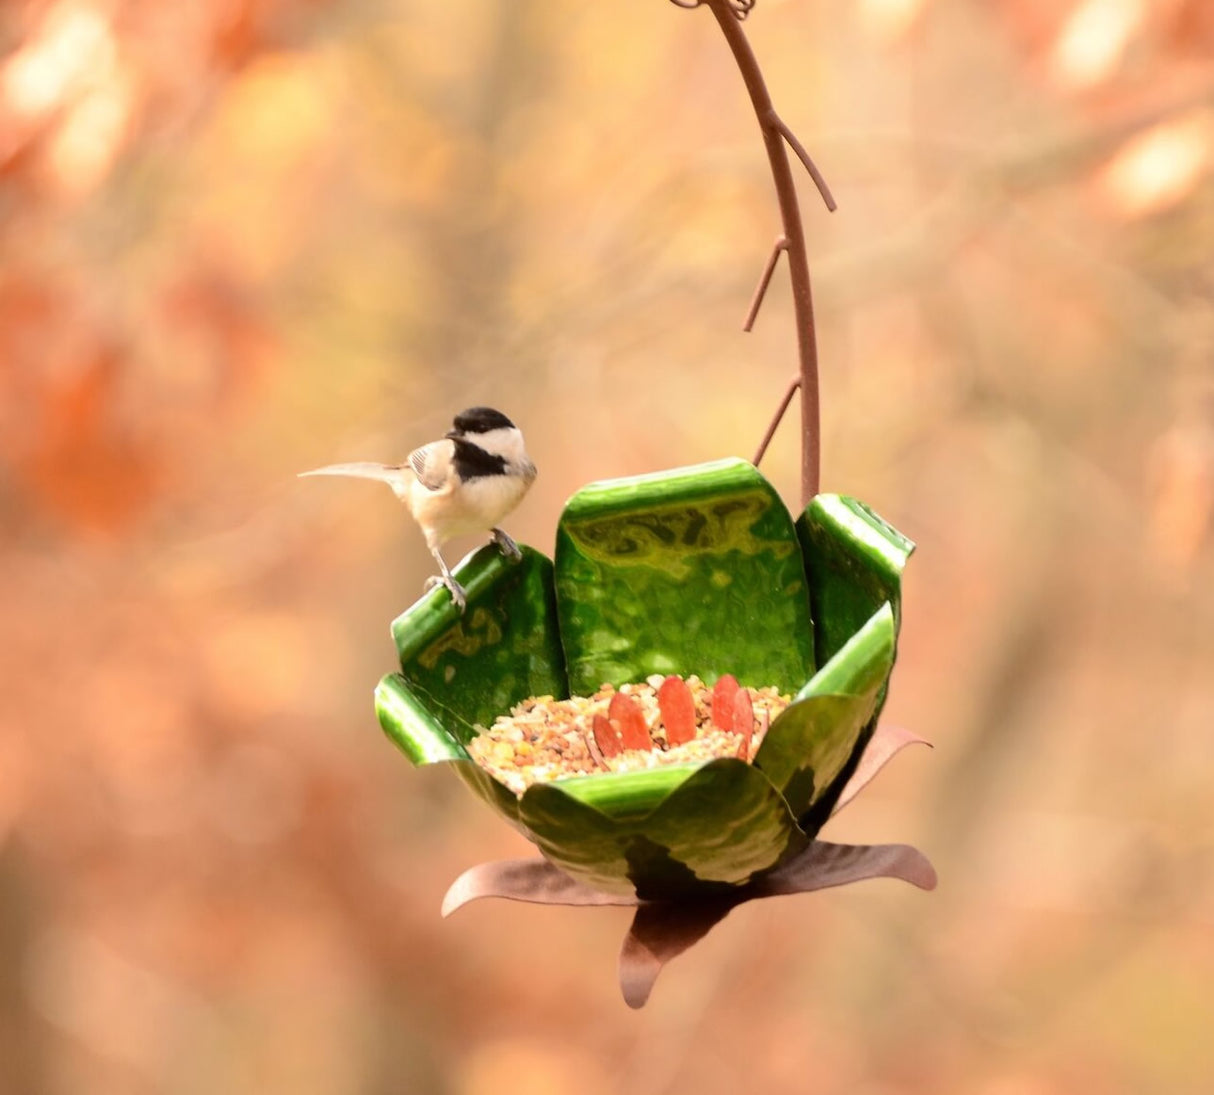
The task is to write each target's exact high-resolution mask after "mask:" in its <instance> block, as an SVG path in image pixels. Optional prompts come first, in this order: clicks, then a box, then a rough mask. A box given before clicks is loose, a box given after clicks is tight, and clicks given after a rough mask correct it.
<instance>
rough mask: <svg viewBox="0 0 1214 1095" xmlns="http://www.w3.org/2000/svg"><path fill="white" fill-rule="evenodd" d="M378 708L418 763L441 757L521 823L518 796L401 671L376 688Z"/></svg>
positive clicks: (386, 729) (387, 726)
mask: <svg viewBox="0 0 1214 1095" xmlns="http://www.w3.org/2000/svg"><path fill="white" fill-rule="evenodd" d="M375 711H376V714H377V715H378V716H379V724H380V726H381V727H383V731H384V733H385V734H387V735H388V738H389V739H390V740H391V741H392V742H393V743H394V744H395V745H397V746H398V747H399V748H400V749H401V751H402V752H403V753H404V754H405V756H407V757H408V758H409V759H410V760H411V761H413V763H414V764H417V765H422V764H434V763H437V762H440V761H444V762H448V763H450V764H451V765H452V767H453V768H454V769H455V771H456V772H458V773H459V776H460V778H461V779H462V780H463V781H464V782H465V783H466V784H468V786H469V787H470V788H472V790H473V791H474V792H475V793H476V794H477V795H478V796H479V797H480V798H482V799H484V801H485V802H487V803H488V804H489V805H490V806H492V807H493V808H494V809H495V810H497V812H498V813H500V814H501V815H502V816H503V817H505V818H506V819H507V820H508V821H510V822H512V823H514V824H515V825H517V824H518V815H519V806H518V798H517V796H516V795H515V794H514V792H513V791H511V790H509V789H508V788H506V787H504V786H503V785H502V784H500V783H498V781H497V780H495V779H494V778H493V777H492V776H491V775H489V773H488V772H486V771H485V770H484V769H483V768H482V767H481V766H480V765H479V764H477V763H476V762H475V761H474V760H472V759H471V758H470V757H469V756H468V751H467V750H466V749H465V748H464V746H463V743H462V742H460V740H459V739H458V738H457V737H456V736H455V735H454V734H452V733H451V732H450V731H449V730H447V729H446V727H444V726H443V725H442V724H441V723H440V722H439V721H438V719H437V718H435V716H434V714H433V713H432V712H431V710H430V708H429V707H427V705H426V704H425V703H424V702H423V701H422V700H421V699H420V698H419V697H418V696H417V694H416V693H415V692H414V691H413V689H412V688H410V687H409V682H408V681H406V680H405V678H404V677H402V676H401V675H400V674H399V673H390V674H389V675H388V676H386V677H384V679H383V680H381V681H380V682H379V686H378V687H377V688H376V689H375Z"/></svg>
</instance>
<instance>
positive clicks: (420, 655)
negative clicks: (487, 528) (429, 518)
mask: <svg viewBox="0 0 1214 1095" xmlns="http://www.w3.org/2000/svg"><path fill="white" fill-rule="evenodd" d="M522 551H523V557H522V559H521V560H520V561H518V562H515V561H512V560H509V559H507V558H506V557H505V556H503V555H502V554H501V553H500V552H499V551H498V550H497V549H496V548H494V547H489V546H487V547H483V548H481V549H480V550H479V551H477V552H475V553H474V554H473V555H471V556H469V558H468V559H466V560H465V561H464V562H463V563H462V564H461V565H460V566H458V567H457V568H456V569H455V577H456V579H457V580H458V581H459V582H460V584H461V585H462V586H463V587H464V589H465V591H466V592H467V594H468V607H467V611H466V612H465V613H464V614H463V615H460V613H459V611H458V610H457V609H456V607H455V605H454V604H453V603H452V601H451V596H450V594H449V593H448V592H447V591H446V590H445V589H442V588H438V589H434V590H432V591H431V592H430V593H429V594H427V595H426V596H425V597H423V598H422V599H421V600H420V601H418V602H417V603H416V604H414V605H413V606H412V607H411V608H409V609H408V610H407V611H406V612H404V613H403V614H402V615H401V616H400V617H398V618H397V619H396V620H395V621H394V622H393V624H392V635H393V638H394V639H395V640H396V645H397V649H398V650H399V652H400V662H401V673H402V676H403V678H404V680H405V681H406V682H407V683H408V685H409V694H410V696H411V697H413V700H412V702H414V703H415V704H416V705H417V706H418V707H419V708H420V709H423V710H424V711H426V712H427V713H428V716H429V718H430V719H431V720H432V722H433V723H434V724H435V725H438V726H441V727H442V728H443V729H445V730H446V731H447V732H448V733H449V734H450V735H452V736H453V737H454V738H456V739H458V741H460V742H462V743H465V744H466V743H467V742H469V741H471V740H472V738H473V736H475V733H476V729H475V727H476V726H477V725H481V726H488V725H490V724H491V723H492V722H493V720H494V719H495V718H497V716H498V715H504V714H506V713H508V712H509V710H510V708H511V707H513V706H514V705H515V704H516V703H518V702H519V701H520V700H523V699H526V698H527V697H528V696H543V695H552V696H567V695H568V694H569V691H568V687H569V686H568V683H567V681H566V679H565V661H564V653H563V652H562V650H561V645H560V636H559V631H558V628H557V622H556V598H555V594H554V592H553V585H552V564H551V563H550V562H549V561H548V560H547V559H546V558H545V557H544V556H543V555H541V554H540V553H539V552H538V551H535V550H533V549H532V548H529V547H524V548H523V549H522ZM401 702H402V703H403V702H404V701H403V700H402V701H401ZM422 721H424V720H422ZM408 725H409V726H410V727H416V726H419V725H420V723H419V721H418V720H417V719H413V720H411V721H410V722H409V723H408ZM413 732H414V731H413V730H412V729H411V730H410V731H409V733H413ZM417 732H418V733H422V734H423V737H424V736H425V733H424V732H423V731H421V730H418V731H417ZM406 736H408V735H407V734H406ZM425 740H426V742H427V743H428V744H425V745H423V744H421V743H420V742H419V744H417V745H416V746H405V745H404V744H403V743H402V748H404V749H405V752H406V753H407V754H408V755H409V756H410V757H411V758H412V759H413V761H414V763H415V764H416V763H424V762H425V761H426V759H428V757H429V752H430V751H433V749H435V748H436V746H435V745H434V743H433V741H431V740H430V739H429V738H426V739H425ZM439 751H440V753H441V750H439ZM415 754H416V755H415ZM439 759H444V758H441V757H440V758H439Z"/></svg>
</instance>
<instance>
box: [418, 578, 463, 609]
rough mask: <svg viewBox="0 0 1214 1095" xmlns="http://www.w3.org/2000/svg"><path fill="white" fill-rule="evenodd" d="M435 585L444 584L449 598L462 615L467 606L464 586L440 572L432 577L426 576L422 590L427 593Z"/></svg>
mask: <svg viewBox="0 0 1214 1095" xmlns="http://www.w3.org/2000/svg"><path fill="white" fill-rule="evenodd" d="M435 586H444V587H445V588H446V590H447V592H448V593H450V594H451V600H452V601H453V602H454V603H455V607H456V608H458V609H459V612H460V615H461V616H462V615H463V614H464V611H465V610H466V609H467V607H468V595H467V593H465V592H464V587H463V586H462V585H460V584H459V582H457V581H456V580H455V579H454V578H448V577H446V576H445V575H441V574H435V575H434V577H432V578H427V579H426V584H425V587H424V590H425V592H426V593H429V592H430V590H432V589H433V588H434V587H435Z"/></svg>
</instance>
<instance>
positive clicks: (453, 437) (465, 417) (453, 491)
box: [300, 407, 535, 612]
mask: <svg viewBox="0 0 1214 1095" xmlns="http://www.w3.org/2000/svg"><path fill="white" fill-rule="evenodd" d="M300 475H349V476H353V477H354V478H356V479H378V480H379V481H380V482H383V483H387V484H388V486H390V487H391V488H392V492H393V493H394V494H395V495H396V497H397V498H399V499H400V500H401V501H402V502H404V504H405V505H406V506H408V507H409V512H410V513H411V514H412V515H413V519H414V520H415V521H416V522H417V523H418V524H419V525H420V526H421V530H422V533H423V534H424V535H425V537H426V547H428V548H429V549H430V554H431V555H433V556H434V558H435V560H436V561H437V563H438V568H439V570H440V571H441V572H442V575H441V577H437V576H436V577H434V578H431V579H430V580H429V581H427V582H426V588H427V589H431V588H433V587H434V586H436V585H444V586H446V587H447V589H448V590H450V592H451V599H452V600H453V601H454V602H455V604H456V605H457V606H458V608H459V610H460V611H461V612H463V611H464V608H465V605H466V597H465V594H464V589H463V587H462V586H461V585H460V584H459V582H457V581H456V580H455V579H454V578H453V577H452V576H451V571H450V570H449V569H448V567H447V564H446V561H445V560H444V559H443V557H442V555H441V554H440V552H439V548H441V547H442V545H443V544H445V543H446V542H447V541H448V540H450V539H452V537H455V536H462V535H465V534H466V533H470V532H482V531H484V530H485V529H488V530H489V531H490V532H491V533H492V542H493V543H495V544H497V546H498V547H499V548H501V550H502V553H503V554H504V555H507V556H509V557H510V558H512V559H518V558H520V557H521V555H522V553H521V552H520V551H519V548H518V545H517V544H516V543H515V542H514V541H513V540H512V539H510V537H509V536H507V535H506V534H505V533H504V532H503V531H502V530H501V529H500V528H498V527H497V523H498V522H499V521H500V520H501V519H502V518H503V517H505V516H506V514H508V513H509V512H510V511H511V510H512V509H514V507H515V506H517V505H518V504H519V502H521V501H522V499H523V495H524V494H526V493H527V490H528V488H529V487H530V486H531V484H532V483H533V482H535V465H534V464H533V463H532V462H531V459H530V458H529V457H528V456H527V450H526V449H525V448H524V447H523V434H522V431H521V430H519V428H518V427H517V426H516V425H515V424H514V423H513V422H511V421H510V419H508V418H507V417H506V416H505V415H504V414H502V412H501V411H495V410H494V409H493V408H492V407H469V408H468V410H466V411H461V412H460V413H459V414H457V415H456V416H455V421H454V423H452V427H451V429H450V430H448V431H447V433H446V435H445V436H444V437H443V439H442V440H441V441H431V442H430V444H428V445H423V446H422V447H421V448H420V449H414V450H413V452H411V453H410V454H409V459H408V460H406V461H405V462H404V463H403V464H395V465H394V464H372V463H356V464H330V465H328V466H327V467H324V468H316V469H315V470H314V471H305V472H301V473H300Z"/></svg>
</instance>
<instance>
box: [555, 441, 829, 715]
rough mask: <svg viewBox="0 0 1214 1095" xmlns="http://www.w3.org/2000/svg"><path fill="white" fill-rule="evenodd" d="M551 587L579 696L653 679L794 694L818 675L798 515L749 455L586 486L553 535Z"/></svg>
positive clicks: (577, 495) (575, 496)
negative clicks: (729, 677)
mask: <svg viewBox="0 0 1214 1095" xmlns="http://www.w3.org/2000/svg"><path fill="white" fill-rule="evenodd" d="M556 587H557V598H558V604H559V612H560V625H561V634H562V640H563V643H564V647H565V653H566V659H567V665H568V669H569V684H570V687H571V688H572V689H573V691H574V692H575V693H577V694H582V695H584V694H587V693H589V692H592V691H593V690H594V689H596V688H598V686H599V685H601V684H603V683H604V682H610V683H612V684H621V683H623V682H624V681H636V680H643V679H644V678H645V677H648V676H650V675H651V674H654V673H661V674H663V675H665V674H668V673H679V674H681V675H682V676H687V675H689V674H691V673H696V674H698V675H699V676H700V677H702V678H703V679H704V680H706V681H708V682H709V683H711V682H713V681H715V680H716V679H717V677H719V676H721V675H722V674H724V673H732V674H733V675H734V676H735V677H737V678H738V680H739V681H741V682H742V683H743V684H746V685H753V686H761V685H766V684H775V685H778V686H779V687H780V688H782V689H793V688H797V687H799V686H800V685H801V683H802V682H804V681H805V680H806V679H807V678H808V677H809V676H810V675H811V674H812V672H813V668H814V658H813V629H812V625H811V622H810V612H809V595H808V590H807V587H806V583H805V572H804V567H803V564H802V561H801V552H800V549H799V545H798V542H797V538H796V533H795V529H794V527H793V524H792V520H791V518H790V517H789V514H788V511H787V509H786V508H785V506H784V503H783V502H782V501H781V500H780V498H779V496H778V495H777V494H776V492H775V491H774V489H773V488H772V487H771V485H770V484H769V483H768V482H767V480H766V479H764V478H763V477H762V476H761V475H760V474H759V473H758V471H756V470H755V468H754V467H752V466H751V465H750V464H748V463H746V462H745V461H742V460H721V461H717V462H715V463H712V464H701V465H698V466H696V467H692V468H681V469H676V470H674V471H666V472H661V473H658V474H655V475H644V476H637V477H635V478H630V479H617V480H609V481H606V482H602V483H594V484H591V485H590V486H588V487H585V488H583V489H582V490H580V491H578V493H577V494H576V495H574V496H573V498H571V499H570V501H569V503H568V505H567V506H566V507H565V512H564V514H563V515H562V516H561V521H560V525H559V527H558V529H557V540H556Z"/></svg>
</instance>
